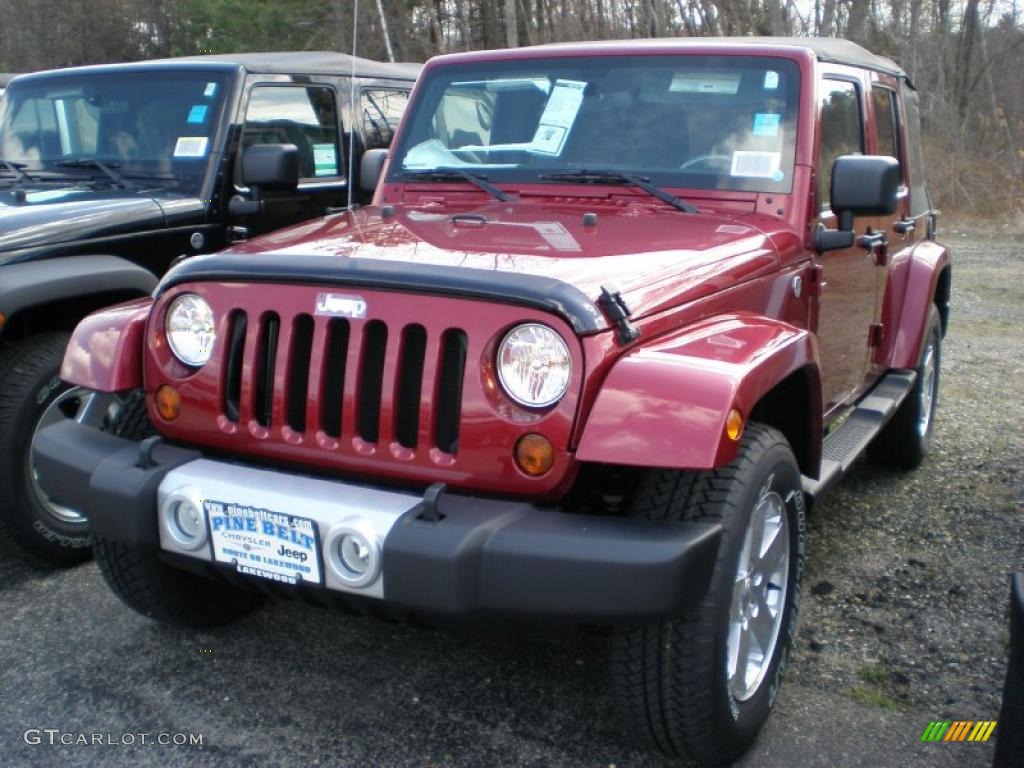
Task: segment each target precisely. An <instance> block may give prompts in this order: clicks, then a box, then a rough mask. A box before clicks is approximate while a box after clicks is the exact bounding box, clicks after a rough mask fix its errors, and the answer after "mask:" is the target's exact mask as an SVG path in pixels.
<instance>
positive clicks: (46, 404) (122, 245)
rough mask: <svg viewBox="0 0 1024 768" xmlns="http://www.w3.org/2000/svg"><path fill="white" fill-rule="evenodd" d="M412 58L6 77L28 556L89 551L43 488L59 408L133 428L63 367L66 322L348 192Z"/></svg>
mask: <svg viewBox="0 0 1024 768" xmlns="http://www.w3.org/2000/svg"><path fill="white" fill-rule="evenodd" d="M418 71H419V66H418V65H406V64H400V65H393V64H381V63H378V62H374V61H367V60H364V59H358V58H356V59H353V57H350V56H347V55H344V54H336V53H312V52H311V53H273V54H238V55H218V56H199V57H190V58H180V59H168V60H162V61H150V62H142V63H134V64H117V65H104V66H90V67H80V68H72V69H64V70H55V71H51V72H41V73H35V74H31V75H22V76H20V77H16V78H15V79H14V80H12V81H11V83H10V85H9V86H8V87H7V89H6V91H5V95H4V97H3V99H2V100H0V543H2V544H4V545H7V546H9V547H11V548H13V549H14V551H15V552H17V553H18V554H20V555H22V556H24V557H25V558H26V559H28V560H29V561H30V562H33V563H34V564H37V565H63V564H71V563H74V562H77V561H79V560H82V559H84V558H86V557H88V555H89V543H90V542H89V535H88V527H87V521H86V519H85V517H84V516H83V515H81V514H79V513H78V512H77V511H76V510H73V509H70V508H68V507H65V506H62V505H60V504H57V503H55V502H53V501H52V500H51V499H50V498H49V496H48V495H47V494H46V493H44V492H43V491H42V489H41V488H40V487H39V485H38V483H37V482H36V473H35V470H34V467H33V464H32V459H31V452H30V450H29V447H30V445H31V443H32V439H33V436H34V434H35V432H36V431H37V430H38V429H39V428H40V427H41V426H44V425H46V424H48V423H52V422H53V421H55V420H57V419H62V418H74V419H76V420H78V421H81V422H87V423H90V424H93V425H95V426H97V427H99V428H101V429H106V430H115V431H118V432H121V431H124V430H130V429H132V425H130V424H124V423H123V417H124V414H125V413H126V412H128V411H129V410H130V409H125V408H124V403H123V402H122V400H121V399H119V398H116V397H101V396H95V395H92V394H88V393H85V392H84V391H83V390H78V389H73V388H69V387H68V386H67V385H66V384H63V383H62V382H61V381H60V379H59V378H58V375H57V372H58V368H59V366H60V362H61V359H62V357H63V356H64V349H65V346H66V344H67V340H68V332H69V331H70V330H71V329H73V328H74V327H75V325H76V324H77V323H78V321H79V320H80V319H81V318H82V317H84V316H85V315H87V314H89V313H90V312H92V311H93V310H95V309H99V308H101V307H104V306H107V305H109V304H113V303H115V302H119V301H123V300H127V299H130V298H134V297H138V296H144V295H146V294H148V293H149V292H150V291H152V289H153V287H154V286H155V285H156V282H157V277H158V276H159V275H161V274H163V273H164V272H165V271H166V270H167V269H168V267H169V265H170V264H171V263H172V261H174V260H175V259H177V258H181V257H183V256H188V255H193V254H197V253H206V252H209V251H215V250H218V249H220V248H223V247H224V246H225V245H226V244H227V243H228V242H230V241H232V240H238V239H243V238H245V237H247V236H249V235H250V234H256V233H259V232H266V231H269V230H272V229H277V228H279V227H282V226H285V225H288V224H294V223H297V222H299V221H303V220H306V219H312V218H315V217H319V216H322V215H324V214H327V213H330V212H332V211H337V210H341V209H343V208H345V207H347V206H348V205H350V204H352V203H353V202H354V201H355V202H358V201H359V199H360V198H359V194H362V193H359V192H358V189H359V185H358V178H357V172H358V167H359V158H360V157H361V155H362V152H363V151H364V150H366V149H373V148H379V147H385V146H387V145H388V144H389V143H390V141H391V134H392V132H393V130H394V128H395V126H396V125H397V122H398V118H399V117H400V115H401V112H402V110H403V109H404V107H405V104H406V101H407V100H408V95H409V91H410V89H411V87H412V84H413V82H414V80H415V78H416V75H417V74H418ZM236 160H237V162H236ZM353 161H354V162H353ZM119 414H120V416H119Z"/></svg>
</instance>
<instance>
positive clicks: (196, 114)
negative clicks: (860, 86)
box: [188, 104, 206, 123]
mask: <svg viewBox="0 0 1024 768" xmlns="http://www.w3.org/2000/svg"><path fill="white" fill-rule="evenodd" d="M188 121H189V122H190V123H203V122H206V105H205V104H196V105H195V106H194V107H192V109H190V110H189V111H188Z"/></svg>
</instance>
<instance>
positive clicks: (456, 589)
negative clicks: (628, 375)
mask: <svg viewBox="0 0 1024 768" xmlns="http://www.w3.org/2000/svg"><path fill="white" fill-rule="evenodd" d="M142 445H143V444H139V443H132V442H129V441H127V440H124V439H121V438H118V437H114V436H112V435H107V434H104V433H100V432H97V431H96V430H93V429H90V428H88V427H84V426H82V425H80V424H77V423H75V422H73V421H67V422H62V423H59V424H55V425H53V426H51V427H48V428H46V429H44V430H42V431H41V432H40V433H39V435H38V437H37V440H36V444H35V447H34V450H35V466H36V467H37V469H38V471H39V476H40V482H41V484H42V485H43V487H44V488H45V489H46V490H47V492H48V493H49V494H50V495H51V497H53V498H54V499H56V500H58V501H60V502H62V503H65V504H68V505H71V506H73V507H74V508H76V509H79V510H81V511H82V512H84V513H86V514H87V515H88V516H89V521H90V527H91V529H92V533H93V535H94V536H95V537H98V538H104V539H108V540H114V541H120V542H123V543H126V544H131V545H135V546H142V547H148V548H152V549H154V550H158V551H160V552H162V553H163V555H164V557H165V559H167V560H168V561H169V562H178V563H182V562H184V561H186V560H189V561H192V564H195V565H200V564H202V565H205V566H209V567H208V568H207V571H212V572H219V573H222V574H224V575H225V576H228V575H229V574H234V575H237V573H238V572H240V571H239V568H237V567H236V566H235V565H232V564H230V563H224V562H220V561H218V560H217V559H216V558H215V556H214V553H213V549H214V547H213V546H212V544H211V542H210V541H205V543H204V545H203V546H201V547H198V548H195V549H192V550H190V549H187V548H184V547H182V546H180V545H179V544H178V543H177V541H176V540H175V539H174V537H173V536H170V535H169V528H168V526H169V523H168V522H167V511H166V508H167V506H168V503H169V502H168V500H169V499H170V498H171V497H172V496H174V495H175V494H178V496H179V497H180V496H181V494H182V493H184V494H185V495H188V494H190V493H191V494H193V495H197V496H198V497H204V498H206V499H207V500H209V499H211V498H217V499H219V500H220V501H221V502H224V501H226V502H230V503H232V504H238V505H246V506H247V507H252V508H263V509H264V510H266V509H270V510H275V511H276V512H280V513H283V514H285V515H295V516H302V517H303V518H306V519H309V520H311V521H313V525H314V526H315V528H316V529H317V537H316V538H317V547H318V548H319V549H320V550H321V551H320V553H319V554H320V557H321V566H322V568H321V569H320V570H321V573H322V579H321V580H320V581H319V582H318V583H316V584H311V583H309V582H303V583H302V584H301V585H300V586H301V588H303V589H317V590H326V591H330V592H333V593H336V594H339V595H340V594H348V595H351V596H356V597H368V598H374V599H377V600H380V601H383V602H384V603H385V604H387V605H388V606H389V607H392V608H395V609H398V610H400V611H402V612H413V613H417V614H426V615H433V616H441V617H452V618H476V617H481V618H485V617H494V616H501V617H509V618H522V619H531V620H532V619H541V620H547V621H568V622H577V623H632V622H641V621H650V620H656V619H660V618H667V617H672V616H678V615H680V614H681V613H683V612H686V611H687V610H688V609H690V608H692V607H693V606H694V604H695V603H696V602H697V601H699V600H700V599H701V598H702V597H703V595H704V594H705V592H706V590H707V586H708V580H709V577H710V574H711V569H712V567H713V565H714V561H715V557H716V555H717V549H718V540H719V537H720V534H721V530H720V528H719V527H718V526H717V525H712V524H704V523H668V522H664V523H662V522H646V521H636V520H629V519H621V518H610V517H607V518H605V517H588V516H583V515H574V514H566V513H562V512H558V511H554V510H552V509H544V508H539V507H536V506H534V505H531V504H529V503H526V502H521V501H513V500H495V499H482V498H475V497H471V496H465V495H459V494H455V493H443V494H441V495H440V496H439V497H438V498H437V500H436V502H434V501H433V500H431V501H427V500H426V499H425V498H424V496H422V495H420V494H415V493H411V492H405V491H395V490H390V489H385V488H380V487H372V486H368V485H364V484H355V483H350V482H345V481H340V480H328V479H321V478H316V477H312V476H306V475H297V474H292V473H287V472H282V471H276V470H268V469H260V468H255V467H252V466H249V465H244V464H238V463H231V462H227V461H221V460H212V459H209V458H204V457H203V455H202V453H201V452H200V451H197V450H193V449H188V448H182V447H178V446H173V445H168V444H166V443H158V444H157V445H156V446H155V448H152V450H150V451H146V450H140V447H141V446H142ZM204 525H205V526H206V535H207V537H209V536H210V535H211V534H210V533H209V532H210V530H211V528H210V524H209V523H208V521H204ZM342 529H345V530H350V529H356V530H361V531H364V532H366V534H367V538H368V540H370V541H372V542H373V543H374V546H376V547H378V548H379V570H378V575H377V576H376V577H375V578H374V579H373V580H372V581H371V582H370V583H367V584H364V585H360V586H352V584H351V582H346V581H345V580H344V579H342V578H338V573H337V572H336V568H335V567H334V566H333V565H332V562H333V561H332V558H335V555H334V554H333V553H334V551H335V547H334V545H335V544H336V543H337V534H338V531H339V530H342ZM335 559H336V558H335ZM242 572H244V571H242ZM342 575H343V574H342ZM231 577H232V578H234V576H231ZM242 578H243V580H254V579H255V580H257V581H263V580H262V579H260V577H257V576H243V577H242ZM299 581H300V582H301V581H302V580H301V579H299Z"/></svg>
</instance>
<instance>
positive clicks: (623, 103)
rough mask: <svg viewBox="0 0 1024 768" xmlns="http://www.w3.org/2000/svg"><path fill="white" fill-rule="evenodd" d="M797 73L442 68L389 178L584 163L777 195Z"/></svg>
mask: <svg viewBox="0 0 1024 768" xmlns="http://www.w3.org/2000/svg"><path fill="white" fill-rule="evenodd" d="M799 78H800V75H799V70H798V68H797V66H796V64H795V63H794V62H792V61H789V60H786V59H776V58H758V57H750V56H696V55H677V56H589V57H575V58H554V59H537V60H530V61H522V60H519V61H503V62H493V63H488V64H474V65H471V66H451V67H443V68H441V69H438V70H437V71H435V72H434V73H432V74H431V75H428V80H427V82H426V83H425V84H424V88H423V90H422V92H421V93H422V95H421V96H420V97H419V98H418V99H417V103H416V105H415V107H414V108H413V110H414V111H413V114H411V115H410V116H409V119H408V122H407V126H406V129H405V130H404V131H403V135H402V139H401V143H400V145H399V146H398V147H397V148H396V150H395V157H396V158H397V161H396V162H394V163H393V164H392V165H391V172H390V177H391V179H392V180H401V179H402V178H403V176H405V177H407V178H413V177H414V176H415V175H416V172H420V175H421V176H422V175H423V174H422V172H424V171H431V170H439V169H453V168H459V169H462V170H465V171H471V172H473V173H480V174H482V175H485V176H486V178H487V179H488V180H490V181H491V182H495V181H497V182H516V181H519V182H537V181H540V182H547V183H552V182H557V181H559V180H571V179H572V176H571V175H570V174H562V173H561V172H564V171H575V170H585V171H587V172H589V173H590V176H592V177H595V176H594V174H593V172H594V171H604V172H618V173H619V174H620V178H621V173H628V174H632V175H634V176H642V177H643V178H644V179H645V180H649V181H651V182H653V183H655V184H658V185H660V186H663V187H681V188H693V189H727V190H743V191H752V192H788V191H789V190H790V186H791V184H792V174H793V156H794V147H795V145H796V123H797V119H796V118H797V105H798V95H799V87H800V82H799ZM595 178H596V177H595ZM605 178H611V176H609V175H607V174H606V175H605Z"/></svg>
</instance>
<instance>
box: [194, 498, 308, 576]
mask: <svg viewBox="0 0 1024 768" xmlns="http://www.w3.org/2000/svg"><path fill="white" fill-rule="evenodd" d="M203 506H204V507H205V509H206V519H207V520H208V521H209V526H210V542H211V543H212V545H213V559H214V560H216V561H217V562H219V563H230V564H232V565H234V566H235V569H236V570H237V571H238V572H239V573H243V574H248V575H250V576H260V577H262V578H265V579H270V580H272V581H280V582H283V583H285V584H298V583H299V582H302V581H306V582H312V583H314V584H320V583H321V582H322V580H323V576H322V572H321V567H320V546H319V541H318V536H317V526H316V523H315V522H314V521H313V520H310V519H309V518H306V517H299V516H297V515H289V514H286V513H284V512H274V511H272V510H269V509H261V508H259V507H250V506H247V505H245V504H236V503H234V502H228V501H214V500H212V499H206V500H204V501H203Z"/></svg>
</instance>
